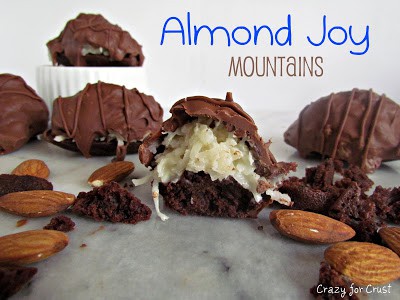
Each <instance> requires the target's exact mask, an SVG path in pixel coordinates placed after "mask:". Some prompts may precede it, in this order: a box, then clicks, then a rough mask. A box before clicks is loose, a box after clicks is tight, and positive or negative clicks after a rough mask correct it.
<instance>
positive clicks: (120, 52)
mask: <svg viewBox="0 0 400 300" xmlns="http://www.w3.org/2000/svg"><path fill="white" fill-rule="evenodd" d="M47 47H48V48H49V51H50V55H51V59H52V61H53V65H57V64H58V65H64V66H141V65H143V61H144V55H143V53H142V46H141V45H139V44H138V42H137V41H136V40H135V39H133V38H132V37H131V35H130V34H129V33H128V32H127V31H124V30H122V29H121V27H119V26H117V25H113V24H111V23H109V22H108V21H107V20H106V19H105V18H104V17H103V16H102V15H94V14H79V16H78V17H77V18H76V19H73V20H70V21H68V23H67V24H66V26H65V28H64V30H63V31H62V32H61V33H60V35H59V36H58V37H56V38H55V39H53V40H51V41H49V42H48V43H47Z"/></svg>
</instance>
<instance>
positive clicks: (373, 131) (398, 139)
mask: <svg viewBox="0 0 400 300" xmlns="http://www.w3.org/2000/svg"><path fill="white" fill-rule="evenodd" d="M399 116H400V106H399V105H398V104H397V103H395V102H394V101H392V100H390V99H389V98H387V97H386V96H385V95H382V96H379V95H377V94H376V93H374V92H373V91H372V90H369V91H367V90H358V89H353V90H352V91H349V92H340V93H337V94H334V93H333V94H331V95H330V96H327V97H323V98H321V99H319V100H317V101H315V102H313V103H311V104H310V105H308V106H306V107H305V108H304V109H303V110H302V111H301V113H300V115H299V118H298V119H297V120H296V121H295V122H294V123H293V124H292V125H291V126H290V127H289V129H288V130H287V131H286V132H285V134H284V137H285V142H286V143H288V144H289V145H291V146H293V147H295V148H296V149H297V150H298V151H299V153H300V155H301V156H303V157H310V156H315V155H317V156H322V157H332V158H335V159H340V160H343V161H346V162H348V163H349V164H353V165H357V166H359V167H360V168H361V169H362V170H363V171H364V172H373V171H374V170H375V169H376V168H378V167H379V166H380V165H381V162H384V161H390V160H396V159H400V117H399Z"/></svg>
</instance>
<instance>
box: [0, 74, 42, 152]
mask: <svg viewBox="0 0 400 300" xmlns="http://www.w3.org/2000/svg"><path fill="white" fill-rule="evenodd" d="M0 115H1V117H0V154H7V153H10V152H13V151H15V150H17V149H19V148H21V147H22V146H23V145H25V144H26V143H27V142H28V141H29V140H30V139H31V138H33V137H35V136H36V135H38V134H39V133H42V132H43V131H45V130H46V128H47V121H48V118H49V111H48V109H47V106H46V103H44V101H43V100H42V98H40V97H39V96H38V95H37V94H36V92H35V91H34V90H33V89H32V88H31V87H30V86H28V85H27V84H26V83H25V81H24V80H23V79H22V78H21V77H19V76H16V75H12V74H0Z"/></svg>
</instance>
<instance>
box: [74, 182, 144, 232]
mask: <svg viewBox="0 0 400 300" xmlns="http://www.w3.org/2000/svg"><path fill="white" fill-rule="evenodd" d="M72 211H73V212H74V213H77V214H82V215H85V216H87V217H90V218H92V219H95V220H96V221H110V222H113V223H115V222H121V223H127V224H136V223H137V222H140V221H146V220H149V219H150V216H151V210H150V208H149V207H148V206H146V205H145V204H143V203H142V202H141V201H140V200H139V199H138V198H136V197H135V196H134V195H132V194H131V193H129V192H128V191H127V190H126V189H124V188H121V187H120V186H119V184H118V183H116V182H111V183H109V184H106V185H103V186H101V187H99V188H94V189H93V190H92V191H90V192H87V193H86V192H80V193H79V194H78V197H77V199H76V202H75V203H74V204H73V206H72Z"/></svg>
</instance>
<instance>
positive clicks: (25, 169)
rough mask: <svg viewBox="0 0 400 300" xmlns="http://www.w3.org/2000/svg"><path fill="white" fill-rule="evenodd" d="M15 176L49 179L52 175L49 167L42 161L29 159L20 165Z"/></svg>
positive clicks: (15, 171)
mask: <svg viewBox="0 0 400 300" xmlns="http://www.w3.org/2000/svg"><path fill="white" fill-rule="evenodd" d="M11 174H14V175H31V176H36V177H40V178H44V179H47V178H49V175H50V170H49V167H47V165H46V163H45V162H44V161H43V160H40V159H28V160H25V161H23V162H22V163H20V164H19V165H18V166H17V167H16V168H15V169H14V170H13V171H12V172H11Z"/></svg>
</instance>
